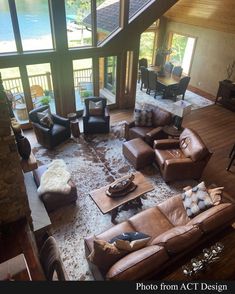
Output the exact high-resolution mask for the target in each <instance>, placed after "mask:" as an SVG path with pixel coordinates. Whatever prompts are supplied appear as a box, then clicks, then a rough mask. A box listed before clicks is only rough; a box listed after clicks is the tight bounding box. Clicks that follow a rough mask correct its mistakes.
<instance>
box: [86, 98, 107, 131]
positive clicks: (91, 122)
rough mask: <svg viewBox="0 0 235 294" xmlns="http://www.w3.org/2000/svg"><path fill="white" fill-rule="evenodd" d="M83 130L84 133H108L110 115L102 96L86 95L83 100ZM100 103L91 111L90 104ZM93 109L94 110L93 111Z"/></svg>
mask: <svg viewBox="0 0 235 294" xmlns="http://www.w3.org/2000/svg"><path fill="white" fill-rule="evenodd" d="M84 102H85V108H84V112H83V132H84V134H95V133H108V132H109V124H110V116H109V111H108V108H107V99H106V98H102V97H88V98H86V99H85V100H84ZM90 103H93V105H94V103H95V104H96V105H97V106H98V104H97V103H100V104H102V105H101V107H100V108H98V107H97V108H95V109H93V112H92V111H91V104H90ZM94 110H95V111H94Z"/></svg>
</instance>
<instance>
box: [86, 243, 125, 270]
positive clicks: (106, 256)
mask: <svg viewBox="0 0 235 294" xmlns="http://www.w3.org/2000/svg"><path fill="white" fill-rule="evenodd" d="M127 253H128V252H127V251H126V250H120V249H118V248H117V247H116V246H115V245H114V244H110V243H109V242H107V241H105V240H100V239H94V248H93V250H92V252H91V253H90V255H89V256H88V257H87V258H88V260H89V261H90V262H92V263H94V264H95V265H97V266H98V267H99V268H100V269H101V270H103V271H107V270H108V269H109V268H110V267H111V266H112V265H113V264H114V263H115V262H116V261H118V260H119V259H120V258H122V257H123V256H125V255H126V254H127Z"/></svg>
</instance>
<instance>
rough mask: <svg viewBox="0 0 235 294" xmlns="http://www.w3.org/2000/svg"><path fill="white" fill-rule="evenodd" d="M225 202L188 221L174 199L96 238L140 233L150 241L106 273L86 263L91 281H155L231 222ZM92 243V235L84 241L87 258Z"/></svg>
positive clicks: (232, 208) (234, 208) (231, 210)
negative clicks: (90, 273) (92, 277)
mask: <svg viewBox="0 0 235 294" xmlns="http://www.w3.org/2000/svg"><path fill="white" fill-rule="evenodd" d="M224 195H225V193H224ZM226 199H227V198H225V197H224V196H223V201H222V203H220V204H219V205H217V206H213V207H211V208H209V209H207V210H206V211H204V212H202V213H200V214H199V215H197V216H195V217H194V218H192V219H190V218H189V217H188V216H187V214H186V211H185V209H184V206H183V202H182V198H181V195H176V196H173V197H170V198H169V199H167V200H166V201H164V202H162V203H160V204H159V205H157V206H155V207H152V208H148V209H146V210H144V211H142V212H140V213H138V214H136V215H134V216H133V217H131V218H130V219H129V220H127V221H124V222H122V223H120V224H118V225H115V226H113V227H111V228H110V229H108V230H106V231H105V232H103V233H100V234H98V235H96V238H99V239H103V240H106V241H108V240H110V239H111V238H113V237H115V236H117V235H119V234H121V233H123V232H134V231H139V232H143V233H145V234H148V235H150V236H151V239H150V241H149V243H148V244H147V246H146V247H144V248H142V249H139V250H137V251H134V252H131V253H129V254H127V255H125V256H124V257H122V258H121V259H120V260H118V261H117V262H116V263H115V264H113V265H112V266H111V267H110V268H109V270H108V271H107V272H102V271H101V270H100V269H99V268H98V267H97V266H96V265H94V264H93V263H91V262H90V261H88V263H89V266H90V269H91V271H92V273H93V275H94V278H95V279H96V280H148V279H151V278H155V279H157V276H158V274H160V273H161V272H162V271H163V270H164V269H166V268H169V266H171V265H172V264H174V263H176V262H177V261H178V260H179V258H181V257H183V256H185V255H186V254H188V253H189V252H190V251H192V250H193V249H194V248H195V247H196V246H198V245H199V244H201V243H203V242H204V241H206V240H208V239H209V238H210V237H211V236H213V235H215V234H216V233H218V231H220V230H222V229H224V228H226V227H228V226H229V225H230V224H231V223H232V222H234V220H235V204H234V203H231V202H229V201H228V200H226ZM93 240H94V235H93V236H90V237H87V238H85V240H84V241H85V252H86V257H87V256H88V255H89V254H90V253H91V251H92V249H93Z"/></svg>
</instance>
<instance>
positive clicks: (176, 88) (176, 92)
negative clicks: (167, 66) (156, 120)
mask: <svg viewBox="0 0 235 294" xmlns="http://www.w3.org/2000/svg"><path fill="white" fill-rule="evenodd" d="M189 81H190V77H188V76H187V77H182V78H181V79H180V81H179V83H178V84H177V85H173V86H171V87H168V89H167V95H169V98H173V99H174V100H175V101H176V98H177V96H182V100H184V96H185V92H186V90H187V87H188V84H189Z"/></svg>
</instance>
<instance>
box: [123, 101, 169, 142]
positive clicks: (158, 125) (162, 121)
mask: <svg viewBox="0 0 235 294" xmlns="http://www.w3.org/2000/svg"><path fill="white" fill-rule="evenodd" d="M172 121H173V117H172V114H171V113H170V112H168V111H166V110H164V109H161V108H160V107H157V106H156V107H154V108H153V125H152V126H151V127H140V126H135V121H131V122H125V135H124V136H125V139H126V140H127V141H128V140H132V139H135V138H141V139H142V140H144V141H145V142H146V143H148V144H149V145H150V146H151V147H152V146H153V142H154V140H156V139H164V138H167V137H168V136H167V135H166V134H165V133H164V132H163V130H162V127H163V126H165V125H170V124H171V123H172Z"/></svg>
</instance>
